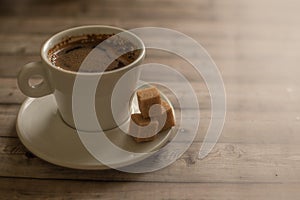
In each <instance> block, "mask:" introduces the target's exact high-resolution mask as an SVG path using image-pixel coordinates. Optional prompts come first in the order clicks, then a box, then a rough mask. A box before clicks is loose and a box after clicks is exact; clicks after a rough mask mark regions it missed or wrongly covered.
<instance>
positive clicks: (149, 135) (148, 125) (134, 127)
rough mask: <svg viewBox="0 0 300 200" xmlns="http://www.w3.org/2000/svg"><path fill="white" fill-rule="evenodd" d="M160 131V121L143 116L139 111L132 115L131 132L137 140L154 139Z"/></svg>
mask: <svg viewBox="0 0 300 200" xmlns="http://www.w3.org/2000/svg"><path fill="white" fill-rule="evenodd" d="M157 132H158V122H157V121H156V120H155V121H151V119H150V118H146V119H145V118H143V116H142V115H141V114H139V113H135V114H132V115H131V120H130V124H129V133H130V135H131V136H132V137H133V139H134V140H135V141H136V142H147V141H152V140H154V139H155V138H156V136H157Z"/></svg>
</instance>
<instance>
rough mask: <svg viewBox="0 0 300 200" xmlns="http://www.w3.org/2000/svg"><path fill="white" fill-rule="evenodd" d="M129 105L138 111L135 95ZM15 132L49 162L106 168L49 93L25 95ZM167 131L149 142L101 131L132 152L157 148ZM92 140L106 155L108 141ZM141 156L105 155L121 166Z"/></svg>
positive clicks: (168, 132)
mask: <svg viewBox="0 0 300 200" xmlns="http://www.w3.org/2000/svg"><path fill="white" fill-rule="evenodd" d="M162 97H163V98H164V99H165V100H168V99H166V97H165V96H163V95H162ZM169 103H170V102H169ZM170 105H171V104H170ZM132 109H133V112H138V106H137V100H136V98H134V99H133V101H132ZM173 111H174V110H173ZM173 113H174V112H173ZM174 114H175V113H174ZM128 124H129V123H128V122H126V123H125V124H124V126H128ZM122 126H123V125H122ZM17 133H18V136H19V138H20V140H21V142H22V143H23V144H24V145H25V147H26V148H27V149H28V150H30V151H31V152H32V153H34V154H35V155H36V156H38V157H40V158H41V159H43V160H46V161H48V162H50V163H53V164H56V165H60V166H64V167H69V168H75V169H99V170H100V169H108V168H109V167H108V166H106V165H104V164H102V163H100V162H99V161H98V160H96V159H95V158H94V157H93V156H92V155H91V154H90V153H89V151H88V150H87V149H86V148H85V146H84V145H83V144H82V142H81V140H80V138H79V135H78V133H77V132H76V130H75V129H73V128H71V127H69V126H68V125H66V124H65V123H64V122H63V120H62V119H61V117H60V116H59V114H58V111H57V105H56V102H55V99H54V96H53V95H48V96H45V97H42V98H36V99H35V98H28V99H26V100H25V101H24V103H23V105H22V106H21V109H20V111H19V114H18V118H17ZM86 134H90V133H86ZM171 134H172V129H170V130H167V131H165V132H162V133H160V134H159V135H158V137H157V139H156V140H154V141H152V142H147V143H136V142H135V141H134V140H133V139H132V138H131V137H130V136H128V135H126V134H124V133H123V132H122V131H121V130H120V129H119V128H116V129H113V130H109V131H105V135H106V136H107V137H108V138H109V140H110V141H111V142H112V143H113V144H115V145H117V146H118V147H120V148H121V149H124V150H126V151H130V152H133V153H132V154H134V153H149V152H152V151H155V150H158V149H159V148H161V147H162V146H163V145H164V144H165V143H166V142H167V141H168V139H169V137H170V136H171ZM87 137H88V135H87ZM96 142H97V143H96V144H97V146H96V147H97V148H99V149H97V150H98V151H105V152H106V154H108V155H109V153H110V151H113V149H107V148H109V146H110V145H107V144H103V143H104V141H103V140H99V141H96ZM98 143H99V145H98ZM104 147H105V148H104ZM145 157H146V156H145V155H143V154H141V155H140V156H136V155H130V154H128V156H127V157H124V156H122V157H118V156H116V155H115V154H114V156H111V157H109V159H110V163H114V165H115V166H118V167H123V166H127V165H129V164H133V163H136V162H138V161H140V160H142V159H144V158H145Z"/></svg>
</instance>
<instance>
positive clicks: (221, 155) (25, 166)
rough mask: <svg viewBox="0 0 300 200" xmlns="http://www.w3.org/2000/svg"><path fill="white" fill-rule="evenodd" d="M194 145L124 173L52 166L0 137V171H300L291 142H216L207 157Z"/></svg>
mask: <svg viewBox="0 0 300 200" xmlns="http://www.w3.org/2000/svg"><path fill="white" fill-rule="evenodd" d="M178 145H180V144H178ZM200 145H201V143H198V142H195V143H194V144H193V145H192V146H191V147H190V148H189V150H188V151H187V152H186V153H185V154H184V155H183V156H182V157H180V158H179V159H178V160H177V161H176V162H174V163H173V164H172V165H170V166H168V167H166V168H164V169H162V170H159V171H156V172H152V173H144V174H128V173H123V172H119V171H116V170H104V171H97V170H96V171H93V170H92V171H90V170H72V169H67V168H63V167H58V166H55V165H52V164H49V163H47V162H45V161H42V160H40V159H39V158H37V157H35V156H32V154H30V153H28V152H27V150H26V149H25V148H24V147H23V145H22V144H21V143H20V141H19V140H18V139H15V138H1V139H0V147H1V149H0V150H1V152H0V159H1V160H2V161H3V162H2V163H1V169H2V170H1V171H0V176H5V177H26V178H38V179H71V180H101V181H130V182H135V181H138V182H149V181H150V182H185V183H189V182H193V183H194V182H195V183H199V182H200V183H203V182H210V183H214V182H221V183H223V182H225V183H228V182H231V183H241V184H242V183H281V184H283V183H299V180H300V173H299V171H298V170H295V169H298V168H299V167H300V162H299V159H300V149H299V147H298V145H297V144H280V145H278V144H233V143H218V144H217V145H216V146H215V148H214V150H213V151H212V152H211V153H210V155H209V156H208V157H206V158H205V159H203V160H199V159H198V158H197V153H198V150H199V148H200ZM174 154H176V152H174V151H172V152H165V153H164V154H162V155H161V156H159V157H157V162H159V161H160V160H161V159H171V158H172V156H174Z"/></svg>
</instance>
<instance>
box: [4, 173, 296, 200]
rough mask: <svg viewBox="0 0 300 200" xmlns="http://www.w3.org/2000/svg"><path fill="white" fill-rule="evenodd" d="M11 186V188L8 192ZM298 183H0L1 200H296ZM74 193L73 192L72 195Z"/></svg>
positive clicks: (13, 180) (19, 180) (53, 181)
mask: <svg viewBox="0 0 300 200" xmlns="http://www.w3.org/2000/svg"><path fill="white" fill-rule="evenodd" d="M11 185H13V186H14V187H13V188H12V187H11ZM299 186H300V185H299V184H298V183H289V184H285V185H282V184H270V183H269V184H264V183H262V184H234V183H161V182H157V183H155V182H154V183H149V182H139V183H136V182H95V181H84V182H81V181H67V180H36V179H22V178H18V179H10V178H1V179H0V192H2V193H3V195H2V198H3V199H25V200H27V199H30V200H32V199H45V198H50V199H119V198H122V199H145V200H152V199H211V200H218V199H245V200H248V199H257V200H265V199H269V198H270V199H274V200H277V199H278V200H279V199H298V198H299V196H300V193H299V191H298V189H299ZM74 191H76V192H74Z"/></svg>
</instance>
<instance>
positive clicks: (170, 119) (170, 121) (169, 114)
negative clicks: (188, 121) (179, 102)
mask: <svg viewBox="0 0 300 200" xmlns="http://www.w3.org/2000/svg"><path fill="white" fill-rule="evenodd" d="M161 105H162V107H163V108H164V112H163V114H164V113H166V120H165V124H164V125H160V126H159V127H162V129H161V131H164V130H167V129H169V128H171V127H172V126H175V119H174V115H173V111H172V108H171V106H170V105H169V104H168V103H167V102H166V101H164V100H162V101H161ZM158 121H160V120H159V119H158ZM161 131H160V132H161Z"/></svg>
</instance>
